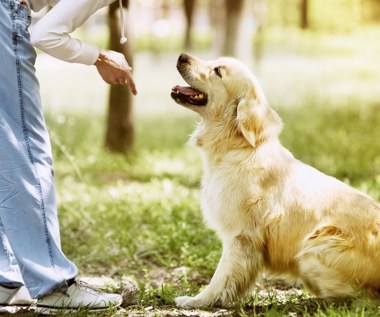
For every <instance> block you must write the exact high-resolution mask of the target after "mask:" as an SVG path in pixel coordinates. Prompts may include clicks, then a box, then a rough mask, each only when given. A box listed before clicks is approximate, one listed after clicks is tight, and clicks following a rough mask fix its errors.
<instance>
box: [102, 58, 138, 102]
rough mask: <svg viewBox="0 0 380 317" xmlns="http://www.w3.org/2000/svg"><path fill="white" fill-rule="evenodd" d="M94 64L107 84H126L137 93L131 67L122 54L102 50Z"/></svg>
mask: <svg viewBox="0 0 380 317" xmlns="http://www.w3.org/2000/svg"><path fill="white" fill-rule="evenodd" d="M95 66H96V68H97V70H98V72H99V74H100V76H101V77H102V78H103V80H104V81H105V82H106V83H107V84H120V85H125V84H127V85H128V86H129V88H130V89H131V92H132V93H133V94H134V95H137V89H136V85H135V82H134V80H133V77H132V68H131V67H130V66H129V65H128V62H127V60H126V59H125V57H124V55H123V54H121V53H118V52H115V51H102V52H101V53H100V54H99V57H98V59H97V60H96V62H95Z"/></svg>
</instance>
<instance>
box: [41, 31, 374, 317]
mask: <svg viewBox="0 0 380 317" xmlns="http://www.w3.org/2000/svg"><path fill="white" fill-rule="evenodd" d="M354 36H357V37H358V38H356V39H354V41H352V42H351V40H350V38H342V39H340V41H341V42H340V43H341V45H338V44H337V43H336V42H334V41H333V40H332V39H330V40H329V39H325V38H323V39H320V40H319V41H318V43H319V44H320V46H318V45H317V44H318V43H315V42H314V41H312V40H311V39H309V38H304V39H303V42H302V43H301V44H302V45H301V46H300V45H299V44H298V45H296V46H295V47H296V48H293V47H292V41H293V40H294V41H295V39H293V38H290V40H289V42H287V44H286V45H285V44H284V43H282V42H281V41H280V39H278V38H276V36H275V35H274V36H273V39H274V40H273V42H272V47H274V48H277V50H273V51H271V52H270V53H268V54H267V56H266V57H265V58H264V59H263V61H262V63H261V65H260V68H259V70H258V73H257V76H258V77H259V80H260V81H261V82H262V85H263V87H264V90H265V92H266V94H267V97H268V99H269V100H270V102H271V104H272V105H273V107H274V108H275V109H276V110H277V111H278V112H279V113H280V115H281V117H282V118H283V121H284V123H285V128H284V131H283V133H282V136H281V138H282V141H283V143H284V145H285V146H286V147H288V148H289V149H290V150H291V151H292V152H293V153H294V154H295V156H296V157H298V158H299V159H301V160H303V161H305V162H307V163H309V164H311V165H313V166H315V167H317V168H318V169H320V170H322V171H324V172H325V173H327V174H330V175H333V176H336V177H338V178H339V179H342V180H344V181H345V182H347V183H350V184H351V185H353V186H355V187H356V188H359V189H360V190H362V191H364V192H366V193H368V194H369V195H371V196H373V197H374V198H376V199H377V200H380V128H379V126H380V89H379V87H380V66H379V65H380V58H379V56H380V54H378V53H379V51H380V46H379V47H377V46H376V45H375V44H374V42H373V41H370V40H369V37H368V39H365V38H362V37H361V36H360V34H359V35H354ZM359 38H360V39H361V40H362V41H367V42H366V43H367V44H368V45H367V46H366V47H367V51H366V52H365V54H364V53H363V50H364V49H362V50H360V49H359V48H358V46H359V45H357V44H356V43H357V42H355V41H356V40H358V39H359ZM362 44H363V43H362ZM284 46H285V49H284ZM278 47H282V49H279V48H278ZM299 47H303V49H302V50H301V49H299ZM308 47H309V49H307V48H308ZM361 47H362V46H361ZM316 48H318V49H316ZM310 52H313V54H311V53H310ZM177 55H178V53H168V54H162V55H160V56H156V55H150V54H141V55H138V56H137V57H136V63H135V70H136V75H135V76H136V81H137V85H138V87H139V89H140V95H139V96H138V97H137V98H136V104H135V109H136V110H135V124H136V146H135V151H134V152H133V153H130V154H128V155H126V156H123V155H113V154H111V153H108V152H107V151H105V150H104V149H103V147H102V145H103V131H104V121H105V120H104V113H105V106H104V103H105V100H106V91H107V90H106V86H105V85H103V84H102V83H101V82H100V80H99V79H98V78H96V74H95V73H94V70H93V69H92V70H84V69H82V68H81V67H79V68H78V67H77V66H71V65H70V66H64V67H61V66H60V65H61V64H59V63H58V62H53V64H51V63H52V62H51V61H49V65H48V64H46V65H45V64H44V59H45V57H44V56H41V60H42V62H41V65H40V67H39V68H38V69H39V72H40V74H39V75H40V78H41V87H42V95H43V99H44V101H45V106H46V113H47V121H48V125H49V128H50V132H51V136H52V143H53V150H54V157H55V168H56V179H57V188H58V195H59V201H60V207H59V216H60V222H61V231H62V242H63V249H64V251H65V252H66V254H67V255H68V257H69V258H70V259H72V260H73V261H74V262H75V263H76V264H77V265H78V267H79V268H80V273H81V275H93V276H99V275H105V276H109V277H113V278H115V279H116V280H122V278H123V277H125V276H131V277H133V278H134V279H136V281H137V282H138V286H139V288H140V291H138V292H137V293H136V294H135V295H134V299H133V306H128V307H126V308H125V309H126V310H127V311H128V312H129V315H131V316H132V315H133V314H136V316H144V315H149V314H150V315H151V316H161V315H168V316H170V314H175V312H174V304H173V299H174V297H175V296H178V295H183V294H195V293H197V292H198V290H199V289H200V287H202V286H203V285H205V284H206V283H207V282H208V281H209V279H210V278H211V276H212V274H213V271H214V269H215V267H216V264H217V262H218V259H219V256H220V252H221V245H220V243H219V241H218V239H217V238H216V236H215V234H214V233H213V232H212V231H210V230H209V229H207V228H206V227H205V226H204V223H203V219H202V215H201V211H200V209H199V182H200V178H201V175H202V168H201V164H200V159H199V156H198V151H197V149H194V148H191V147H188V146H187V145H186V141H187V138H188V135H189V134H190V133H191V131H192V130H193V128H194V125H195V123H196V121H197V117H196V116H195V115H194V114H192V113H189V112H187V111H186V110H185V109H182V108H179V106H177V105H176V104H175V103H174V102H172V101H171V100H170V96H169V94H170V88H171V87H172V86H173V85H175V84H177V83H180V82H181V80H180V77H179V75H178V74H177V73H176V70H175V61H176V57H177ZM200 55H201V56H202V55H204V56H210V54H207V53H202V52H201V53H200ZM52 65H55V66H54V67H56V68H59V70H60V72H59V74H60V76H57V78H56V82H55V83H54V85H51V78H52V77H51V76H52V74H53V73H54V74H56V73H57V72H56V69H55V68H54V67H53V66H52ZM52 67H53V68H52ZM70 67H72V68H70ZM73 71H77V72H78V73H77V74H80V76H76V75H73V74H72V72H73ZM163 77H164V78H163ZM70 78H71V79H70ZM57 87H60V89H58V88H57ZM78 87H81V89H79V88H78ZM51 91H54V93H51ZM68 92H70V93H68ZM90 109H91V111H89V110H90ZM279 285H280V284H279V283H274V282H271V280H270V281H267V280H263V281H260V282H258V290H259V291H258V292H256V293H254V294H253V295H252V296H250V297H247V298H245V299H243V300H242V301H241V302H239V303H238V304H237V305H236V306H235V307H232V308H229V309H226V310H221V309H215V310H210V311H203V312H202V313H203V314H204V315H203V316H207V313H212V312H213V313H214V315H215V316H223V315H225V316H263V315H265V316H378V309H379V308H378V307H377V306H375V305H373V304H371V303H367V302H363V301H353V302H346V303H334V304H327V303H323V302H319V301H317V300H316V299H313V298H311V297H310V296H309V295H308V294H307V293H305V292H302V291H299V290H295V289H294V288H289V287H285V286H282V287H279ZM116 290H117V291H121V290H122V285H121V286H120V287H119V288H118V289H116ZM156 309H162V311H161V312H157V311H156ZM165 309H166V310H167V312H166V313H164V310H165ZM177 313H178V314H177V316H185V315H186V314H185V313H184V312H180V311H178V312H177ZM139 314H140V315H139ZM199 315H200V313H199ZM186 316H198V314H197V313H196V312H195V313H194V315H189V314H188V315H186Z"/></svg>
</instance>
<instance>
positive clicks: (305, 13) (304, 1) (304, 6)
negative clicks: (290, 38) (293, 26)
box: [300, 0, 309, 30]
mask: <svg viewBox="0 0 380 317" xmlns="http://www.w3.org/2000/svg"><path fill="white" fill-rule="evenodd" d="M308 5H309V1H308V0H301V3H300V11H301V29H304V30H306V29H308V28H309V9H308Z"/></svg>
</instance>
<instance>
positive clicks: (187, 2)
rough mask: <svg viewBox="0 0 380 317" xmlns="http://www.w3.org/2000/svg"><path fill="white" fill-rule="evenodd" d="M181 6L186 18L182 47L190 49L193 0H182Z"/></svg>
mask: <svg viewBox="0 0 380 317" xmlns="http://www.w3.org/2000/svg"><path fill="white" fill-rule="evenodd" d="M183 8H184V11H185V18H186V29H185V44H184V48H185V49H191V48H192V41H191V27H192V25H193V17H194V8H195V0H184V1H183Z"/></svg>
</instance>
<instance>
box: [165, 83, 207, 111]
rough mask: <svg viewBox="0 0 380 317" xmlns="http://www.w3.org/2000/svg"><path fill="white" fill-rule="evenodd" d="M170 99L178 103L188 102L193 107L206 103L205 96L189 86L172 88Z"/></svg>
mask: <svg viewBox="0 0 380 317" xmlns="http://www.w3.org/2000/svg"><path fill="white" fill-rule="evenodd" d="M171 95H172V97H173V98H174V99H176V100H178V101H182V102H188V103H191V104H193V105H198V106H201V105H205V104H206V103H207V95H206V94H205V93H203V92H201V91H200V90H198V89H195V88H192V87H190V86H186V87H185V86H178V85H177V86H175V87H173V88H172V94H171Z"/></svg>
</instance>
